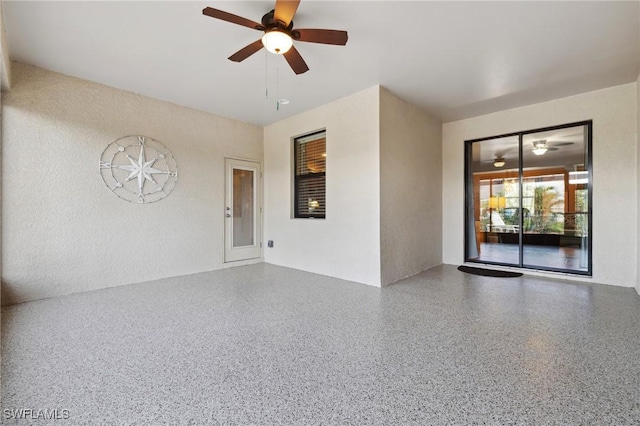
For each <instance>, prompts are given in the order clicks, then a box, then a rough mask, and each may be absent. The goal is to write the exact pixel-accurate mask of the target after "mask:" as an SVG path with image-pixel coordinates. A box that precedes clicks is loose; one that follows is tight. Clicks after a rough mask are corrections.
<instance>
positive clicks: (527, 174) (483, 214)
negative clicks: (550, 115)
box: [465, 121, 592, 275]
mask: <svg viewBox="0 0 640 426" xmlns="http://www.w3.org/2000/svg"><path fill="white" fill-rule="evenodd" d="M590 153H591V122H590V121H589V122H581V123H573V124H568V125H564V126H557V127H551V128H545V129H539V130H532V131H525V132H518V133H515V134H510V135H503V136H498V137H491V138H483V139H476V140H471V141H467V142H466V162H465V164H466V167H465V174H466V180H465V183H466V185H465V186H466V189H465V192H466V221H465V223H466V230H465V231H466V232H465V235H466V238H465V261H467V262H477V263H487V264H496V265H505V266H517V267H522V268H529V269H540V270H549V271H561V272H570V273H577V274H584V275H590V274H591V239H590V234H591V233H590V230H591V214H590V211H591V187H592V176H591V154H590Z"/></svg>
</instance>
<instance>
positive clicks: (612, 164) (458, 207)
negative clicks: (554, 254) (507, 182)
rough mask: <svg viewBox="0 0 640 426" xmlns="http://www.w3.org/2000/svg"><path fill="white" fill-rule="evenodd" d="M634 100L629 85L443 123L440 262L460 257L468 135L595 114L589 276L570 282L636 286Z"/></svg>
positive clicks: (633, 89) (458, 260)
mask: <svg viewBox="0 0 640 426" xmlns="http://www.w3.org/2000/svg"><path fill="white" fill-rule="evenodd" d="M636 98H637V89H636V84H635V83H631V84H626V85H622V86H616V87H611V88H608V89H603V90H597V91H594V92H589V93H583V94H580V95H576V96H571V97H567V98H561V99H556V100H553V101H549V102H543V103H540V104H535V105H529V106H526V107H522V108H515V109H511V110H507V111H501V112H498V113H494V114H489V115H483V116H480V117H475V118H470V119H467V120H460V121H455V122H451V123H445V124H444V125H443V142H442V143H443V152H442V158H443V160H442V161H443V165H444V168H443V189H442V197H443V236H444V238H443V262H444V263H448V264H460V263H462V262H463V261H464V258H463V256H464V255H463V251H464V250H463V248H464V247H463V241H464V235H463V233H464V182H463V181H464V179H463V177H464V141H465V140H468V139H475V138H482V137H489V136H494V135H500V134H506V133H511V132H517V131H521V130H530V129H536V128H541V127H546V126H554V125H559V124H565V123H572V122H577V121H582V120H589V119H593V180H594V182H593V185H594V189H593V278H592V279H589V278H574V279H576V280H590V281H593V282H596V283H603V284H613V285H620V286H625V287H633V286H634V285H635V283H636V268H635V265H636V263H637V261H638V256H637V254H636V253H637V251H638V243H637V238H638V237H637V235H638V233H637V226H638V221H637V219H636V218H637V210H638V201H637V198H638V190H637V180H638V168H637V153H636V132H637V125H636V122H637V114H638V113H637V107H636V102H637V101H636ZM567 278H569V277H568V276H567Z"/></svg>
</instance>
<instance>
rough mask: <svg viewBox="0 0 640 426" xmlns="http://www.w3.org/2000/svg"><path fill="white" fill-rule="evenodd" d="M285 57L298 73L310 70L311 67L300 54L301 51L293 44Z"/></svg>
mask: <svg viewBox="0 0 640 426" xmlns="http://www.w3.org/2000/svg"><path fill="white" fill-rule="evenodd" d="M284 58H285V59H286V60H287V62H288V63H289V65H290V66H291V69H292V70H293V72H295V73H296V74H302V73H305V72H307V71H309V67H308V66H307V63H306V62H305V61H304V59H302V56H300V52H298V51H297V50H296V48H295V47H294V46H291V49H289V51H288V52H287V53H285V54H284Z"/></svg>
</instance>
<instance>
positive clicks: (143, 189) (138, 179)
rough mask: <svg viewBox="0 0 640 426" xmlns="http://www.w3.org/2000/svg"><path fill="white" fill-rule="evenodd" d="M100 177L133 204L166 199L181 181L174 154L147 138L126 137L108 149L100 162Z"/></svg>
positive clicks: (119, 195)
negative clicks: (178, 181) (179, 180)
mask: <svg viewBox="0 0 640 426" xmlns="http://www.w3.org/2000/svg"><path fill="white" fill-rule="evenodd" d="M100 174H101V175H102V179H103V180H104V183H105V184H106V185H107V188H109V189H110V190H111V191H112V192H113V193H114V194H116V195H117V196H118V197H120V198H122V199H124V200H127V201H131V202H133V203H153V202H155V201H159V200H161V199H163V198H164V197H166V196H167V195H169V193H170V192H171V190H172V189H173V188H174V187H175V186H176V182H177V180H178V168H177V166H176V161H175V159H174V158H173V155H171V152H169V150H167V149H166V148H165V147H164V146H162V144H160V143H159V142H157V141H155V140H153V139H151V138H148V137H146V136H125V137H122V138H120V139H116V140H115V141H113V142H111V143H110V144H109V145H107V147H106V148H105V150H104V152H103V153H102V157H101V158H100Z"/></svg>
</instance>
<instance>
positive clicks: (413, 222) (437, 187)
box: [380, 88, 442, 285]
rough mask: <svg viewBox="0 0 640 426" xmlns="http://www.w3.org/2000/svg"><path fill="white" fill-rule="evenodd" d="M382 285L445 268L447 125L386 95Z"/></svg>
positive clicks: (382, 102) (382, 138)
mask: <svg viewBox="0 0 640 426" xmlns="http://www.w3.org/2000/svg"><path fill="white" fill-rule="evenodd" d="M380 238H381V242H380V249H381V251H380V253H381V264H382V283H383V285H384V284H389V283H392V282H395V281H398V280H400V279H402V278H405V277H407V276H411V275H415V274H417V273H419V272H421V271H424V270H426V269H428V268H430V267H433V266H436V265H439V264H441V263H442V123H441V122H440V121H439V120H437V119H435V118H433V117H431V116H430V115H428V114H427V113H426V112H424V111H422V110H421V109H419V108H417V107H415V106H413V105H411V104H409V103H407V102H405V101H404V100H402V99H400V98H398V97H397V96H395V95H393V94H392V93H391V92H389V91H388V90H386V89H384V88H382V89H381V93H380Z"/></svg>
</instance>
